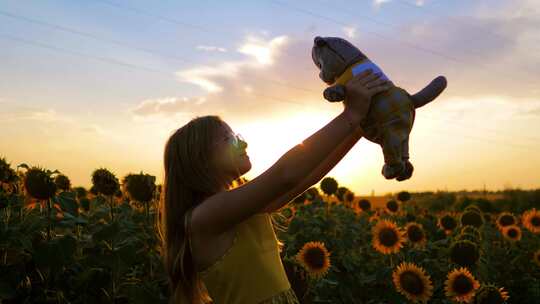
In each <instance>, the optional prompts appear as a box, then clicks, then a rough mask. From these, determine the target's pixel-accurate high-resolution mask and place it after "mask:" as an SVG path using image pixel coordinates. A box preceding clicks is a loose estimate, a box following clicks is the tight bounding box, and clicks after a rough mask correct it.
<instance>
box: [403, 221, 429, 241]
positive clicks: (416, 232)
mask: <svg viewBox="0 0 540 304" xmlns="http://www.w3.org/2000/svg"><path fill="white" fill-rule="evenodd" d="M405 235H406V236H407V239H408V240H409V242H411V243H412V244H413V245H417V246H422V245H424V244H425V243H426V233H425V232H424V228H423V227H422V225H421V224H418V223H415V222H411V223H408V224H407V225H406V226H405Z"/></svg>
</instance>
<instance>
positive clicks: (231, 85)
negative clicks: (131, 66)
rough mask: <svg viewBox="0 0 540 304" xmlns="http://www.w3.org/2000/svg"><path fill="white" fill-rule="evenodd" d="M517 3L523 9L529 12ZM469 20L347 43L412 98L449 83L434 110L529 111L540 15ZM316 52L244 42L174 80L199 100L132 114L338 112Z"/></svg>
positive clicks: (499, 10)
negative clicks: (191, 88)
mask: <svg viewBox="0 0 540 304" xmlns="http://www.w3.org/2000/svg"><path fill="white" fill-rule="evenodd" d="M520 3H521V5H522V8H523V7H525V8H526V7H528V5H529V4H530V3H527V2H525V1H522V2H520ZM516 9H518V8H516ZM518 11H522V9H518ZM530 11H532V10H530ZM471 12H474V14H472V15H470V16H461V17H445V16H431V15H429V16H427V17H426V18H425V19H421V18H418V19H416V20H415V21H414V22H411V23H407V24H403V25H401V26H400V27H397V29H395V31H394V34H393V35H392V36H393V37H399V39H398V40H396V39H390V38H389V39H381V37H374V35H370V34H369V33H368V32H366V35H363V36H362V38H361V39H360V38H359V37H357V36H358V35H355V37H353V38H349V40H350V41H351V43H353V44H354V45H356V46H358V47H359V48H360V49H361V50H362V52H364V53H365V54H366V55H367V56H368V57H369V58H370V59H371V60H373V61H374V62H375V63H376V64H377V65H379V66H380V67H381V68H382V69H383V71H384V72H385V74H387V75H388V76H389V77H390V78H391V79H392V81H393V82H394V83H395V84H396V85H398V86H400V87H403V88H404V89H406V90H407V91H409V92H410V93H415V92H416V91H418V90H420V89H421V88H423V87H424V86H425V85H427V84H428V83H429V81H431V80H432V79H433V78H435V77H436V76H438V75H445V76H446V77H447V79H448V88H447V90H446V91H445V92H444V93H443V95H441V99H440V100H439V101H437V103H450V102H451V101H450V100H451V98H469V99H471V100H473V99H474V100H476V99H486V98H488V97H486V96H499V97H500V98H504V99H505V100H506V101H508V102H510V103H513V102H514V103H515V104H516V105H517V104H521V106H523V105H525V104H526V103H524V102H521V103H520V100H532V101H531V103H530V104H534V103H533V101H534V100H540V95H539V93H540V92H539V91H538V88H537V85H536V84H537V83H538V82H540V58H538V56H536V54H537V53H535V52H531V51H528V50H530V49H534V48H535V47H538V48H539V49H540V45H539V43H540V41H538V39H537V38H535V36H534V33H535V29H536V28H540V24H539V23H538V22H539V21H540V17H539V15H538V14H533V13H530V12H529V10H528V11H527V13H522V14H518V15H514V14H513V13H512V12H511V11H509V10H508V8H507V7H505V6H500V7H492V8H490V11H489V12H491V14H488V13H487V12H484V11H482V10H481V9H479V8H477V9H474V8H471ZM450 25H451V26H450ZM536 25H538V26H536ZM354 28H356V27H355V25H351V27H350V29H347V27H345V28H343V27H339V28H338V29H340V30H341V31H347V30H350V31H352V29H354ZM312 44H313V41H312V38H311V36H307V35H300V36H298V37H294V36H277V37H263V36H256V35H250V36H247V37H245V39H244V40H243V41H242V42H241V43H240V45H239V46H238V48H237V52H239V53H241V54H244V55H246V56H245V57H244V58H242V59H240V60H224V61H223V62H221V63H218V64H214V65H195V66H192V67H190V68H187V69H184V70H181V71H178V72H177V73H176V75H177V76H178V79H179V80H180V81H182V82H189V83H192V84H195V85H196V86H197V87H199V88H201V89H202V93H201V94H200V95H199V96H194V97H187V96H177V97H166V98H161V97H156V98H154V99H148V100H144V101H141V102H140V103H139V104H138V105H137V106H136V107H135V110H134V111H132V114H134V115H136V116H139V118H142V117H145V116H156V115H163V117H174V115H175V113H182V115H184V116H185V115H187V114H186V113H191V114H190V115H201V114H204V113H218V114H223V115H231V116H234V117H244V118H246V119H253V115H254V113H264V114H265V115H277V114H278V113H281V114H283V115H287V114H286V113H287V112H298V111H321V110H324V109H331V108H330V107H332V106H334V107H333V108H334V109H335V104H330V103H328V102H326V101H325V100H324V99H323V98H322V91H323V90H324V88H325V84H324V83H322V82H321V81H320V79H319V78H318V76H317V75H318V73H319V71H318V69H317V68H316V67H315V66H314V65H313V62H312V60H311V56H310V51H311V47H312ZM426 50H427V51H426ZM430 50H432V51H433V52H434V53H432V52H431V51H430ZM454 59H455V60H454ZM200 97H204V98H205V102H204V104H197V98H200ZM489 98H490V97H489ZM165 100H167V102H165ZM454 100H455V99H454ZM527 104H528V103H527ZM327 106H328V108H326V107H327ZM474 107H479V109H481V108H482V107H493V111H500V113H501V115H505V113H504V110H502V109H507V108H505V107H494V105H493V104H490V103H489V102H486V103H483V104H482V103H475V104H474ZM516 107H517V106H516ZM518 109H519V107H517V108H515V109H514V108H513V111H514V112H512V113H513V114H512V115H511V116H515V117H517V115H521V114H519V113H522V112H520V111H518ZM534 109H535V108H526V110H527V111H533V110H534ZM456 111H457V112H455V113H457V114H456V115H459V113H460V112H459V111H458V110H456ZM463 111H465V110H463ZM467 111H468V110H467ZM461 113H464V112H461ZM506 114H508V113H506ZM478 115H481V114H479V113H478Z"/></svg>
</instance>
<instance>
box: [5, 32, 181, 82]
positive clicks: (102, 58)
mask: <svg viewBox="0 0 540 304" xmlns="http://www.w3.org/2000/svg"><path fill="white" fill-rule="evenodd" d="M0 38H4V39H8V40H12V41H16V42H19V43H23V44H28V45H33V46H38V47H41V48H45V49H50V50H54V51H57V52H62V53H67V54H71V55H76V56H80V57H85V58H90V59H94V60H98V61H103V62H107V63H111V64H116V65H121V66H124V67H129V68H134V69H140V70H144V71H147V72H153V73H159V74H171V76H174V73H173V72H169V71H164V70H159V69H155V68H148V67H145V66H141V65H135V64H132V63H127V62H123V61H120V60H116V59H113V58H109V57H101V56H94V55H89V54H85V53H81V52H77V51H73V50H69V49H65V48H61V47H57V46H54V45H50V44H46V43H42V42H39V41H32V40H27V39H24V38H19V37H16V36H12V35H6V34H0Z"/></svg>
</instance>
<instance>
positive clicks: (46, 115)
mask: <svg viewBox="0 0 540 304" xmlns="http://www.w3.org/2000/svg"><path fill="white" fill-rule="evenodd" d="M0 102H2V103H3V105H2V112H1V113H0V122H3V123H11V122H20V121H24V120H26V121H35V122H43V123H73V122H75V120H74V119H73V118H72V117H70V116H67V115H63V114H59V113H58V112H57V111H56V110H55V109H50V108H49V109H42V108H38V107H35V106H28V105H22V104H19V103H15V102H10V101H6V100H2V101H0Z"/></svg>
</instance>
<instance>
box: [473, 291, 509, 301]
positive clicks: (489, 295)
mask: <svg viewBox="0 0 540 304" xmlns="http://www.w3.org/2000/svg"><path fill="white" fill-rule="evenodd" d="M503 302H504V299H503V297H502V296H501V293H500V292H499V291H498V290H496V289H490V290H489V291H487V292H486V293H484V294H483V295H482V297H481V298H480V301H479V303H480V304H499V303H503Z"/></svg>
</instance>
